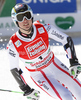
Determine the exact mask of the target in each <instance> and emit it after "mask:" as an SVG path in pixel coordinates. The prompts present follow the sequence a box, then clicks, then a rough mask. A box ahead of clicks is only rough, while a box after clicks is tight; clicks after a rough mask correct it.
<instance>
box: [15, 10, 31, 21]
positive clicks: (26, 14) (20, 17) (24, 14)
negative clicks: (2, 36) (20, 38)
mask: <svg viewBox="0 0 81 100" xmlns="http://www.w3.org/2000/svg"><path fill="white" fill-rule="evenodd" d="M24 18H26V19H27V20H30V19H32V12H30V11H26V12H21V13H18V14H17V15H16V19H17V21H19V22H22V21H24Z"/></svg>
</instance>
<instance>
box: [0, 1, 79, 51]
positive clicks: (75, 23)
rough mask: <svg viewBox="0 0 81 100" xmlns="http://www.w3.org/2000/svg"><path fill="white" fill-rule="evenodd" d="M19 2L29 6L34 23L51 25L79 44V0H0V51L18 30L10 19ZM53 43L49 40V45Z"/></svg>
mask: <svg viewBox="0 0 81 100" xmlns="http://www.w3.org/2000/svg"><path fill="white" fill-rule="evenodd" d="M21 2H23V3H27V4H28V5H30V6H31V8H32V10H33V13H34V21H35V20H39V21H40V22H41V23H43V24H48V23H49V24H52V25H54V26H55V27H56V28H57V29H58V30H59V31H62V32H64V33H66V34H68V35H70V36H71V37H72V38H73V40H75V41H74V42H75V43H76V41H79V42H80V37H81V0H0V44H1V46H0V49H2V48H4V47H5V46H6V45H5V43H7V42H8V40H9V38H10V37H11V36H12V34H13V33H15V32H16V31H17V30H18V27H16V26H15V25H14V23H13V21H12V19H11V9H12V7H14V5H15V4H16V3H21ZM77 37H78V39H77ZM75 38H76V39H75ZM53 42H54V41H53V40H50V44H51V45H52V44H53Z"/></svg>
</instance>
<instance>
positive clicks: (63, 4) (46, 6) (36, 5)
mask: <svg viewBox="0 0 81 100" xmlns="http://www.w3.org/2000/svg"><path fill="white" fill-rule="evenodd" d="M21 2H23V3H27V4H29V5H30V6H31V8H32V9H33V12H34V13H68V12H76V10H77V8H76V6H77V5H76V0H16V3H21Z"/></svg>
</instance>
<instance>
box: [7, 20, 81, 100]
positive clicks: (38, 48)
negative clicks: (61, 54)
mask: <svg viewBox="0 0 81 100" xmlns="http://www.w3.org/2000/svg"><path fill="white" fill-rule="evenodd" d="M33 29H34V32H33V36H32V37H31V38H25V37H23V36H21V35H20V34H19V31H17V32H16V33H15V34H14V35H13V36H12V37H11V38H10V41H9V43H8V45H7V51H8V56H9V61H10V70H12V69H14V68H17V69H18V70H19V69H20V67H19V59H20V60H21V61H22V62H23V63H24V65H25V67H26V69H27V70H28V71H29V73H30V76H31V78H32V80H33V81H34V82H35V84H36V85H37V86H39V87H40V88H41V89H42V90H43V91H45V92H46V93H47V94H48V95H50V96H51V97H53V98H55V99H56V100H73V98H75V99H77V100H81V96H80V94H81V83H80V81H79V80H78V79H77V78H76V79H73V78H72V77H71V76H70V75H69V70H68V68H67V67H66V66H65V65H64V64H63V63H62V62H61V61H59V60H58V59H57V58H56V57H55V56H54V53H53V52H52V51H51V49H50V46H49V38H51V39H54V40H55V41H58V42H61V43H62V44H63V46H64V48H66V47H67V48H66V49H65V50H66V52H67V55H68V57H69V59H72V57H73V54H72V51H71V48H70V47H68V46H67V45H66V44H67V43H68V41H67V38H68V37H69V36H68V35H66V34H64V33H62V32H59V31H58V30H57V29H56V28H55V27H54V26H52V25H49V24H46V25H43V24H41V23H39V22H38V21H36V22H34V23H33ZM41 84H42V85H41ZM43 84H44V85H43ZM73 96H74V97H73Z"/></svg>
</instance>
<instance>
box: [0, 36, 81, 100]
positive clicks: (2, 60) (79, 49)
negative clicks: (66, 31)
mask: <svg viewBox="0 0 81 100" xmlns="http://www.w3.org/2000/svg"><path fill="white" fill-rule="evenodd" d="M76 40H77V41H78V42H76ZM74 43H75V50H76V54H77V57H78V59H79V62H80V63H81V38H79V39H77V38H75V39H74ZM0 45H1V46H3V47H4V48H3V49H2V48H1V47H0V48H1V50H0V89H7V90H13V91H21V90H20V89H19V87H18V84H17V83H16V81H15V79H14V78H13V76H12V75H11V73H10V70H9V61H8V57H7V52H6V49H5V46H6V45H5V43H2V44H0ZM53 45H55V46H51V49H52V50H53V52H54V53H55V55H56V56H57V57H58V58H59V59H60V60H61V61H62V62H63V63H64V64H65V65H67V67H69V61H68V59H67V58H66V54H65V51H64V49H63V47H62V46H61V45H59V43H57V44H53ZM58 45H59V46H58ZM20 66H22V68H23V66H24V65H23V64H22V63H21V62H20ZM23 70H24V75H25V78H26V80H28V84H30V86H32V87H34V88H35V89H37V90H39V91H40V92H41V97H40V100H54V99H53V98H51V97H49V96H48V95H47V94H46V93H44V92H43V91H42V90H40V89H39V88H38V87H37V86H36V85H35V84H34V83H33V82H32V80H31V79H30V76H29V73H28V72H27V70H25V68H23ZM78 78H79V79H80V80H81V75H79V77H78ZM0 100H27V99H26V97H23V96H22V94H19V93H11V92H4V91H0Z"/></svg>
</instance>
